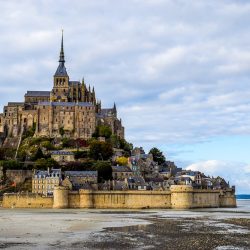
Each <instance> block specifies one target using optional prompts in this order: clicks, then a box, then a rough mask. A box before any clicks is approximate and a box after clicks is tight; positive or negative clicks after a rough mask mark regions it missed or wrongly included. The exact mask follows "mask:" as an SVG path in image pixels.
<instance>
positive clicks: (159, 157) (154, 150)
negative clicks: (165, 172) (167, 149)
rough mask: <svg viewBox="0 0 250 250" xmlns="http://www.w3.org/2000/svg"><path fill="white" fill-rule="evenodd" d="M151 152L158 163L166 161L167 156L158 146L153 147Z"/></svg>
mask: <svg viewBox="0 0 250 250" xmlns="http://www.w3.org/2000/svg"><path fill="white" fill-rule="evenodd" d="M149 154H152V155H153V160H154V161H155V162H157V163H158V165H161V164H163V163H164V162H165V161H166V158H165V156H164V155H163V153H162V152H161V151H160V150H159V149H158V148H151V149H150V151H149Z"/></svg>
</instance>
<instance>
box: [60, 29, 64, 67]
mask: <svg viewBox="0 0 250 250" xmlns="http://www.w3.org/2000/svg"><path fill="white" fill-rule="evenodd" d="M59 62H61V63H65V60H64V50H63V30H62V40H61V51H60V58H59Z"/></svg>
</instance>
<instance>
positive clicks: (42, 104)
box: [38, 102, 94, 107]
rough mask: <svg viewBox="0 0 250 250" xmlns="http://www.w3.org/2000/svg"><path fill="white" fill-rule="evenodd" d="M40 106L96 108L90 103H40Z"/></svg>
mask: <svg viewBox="0 0 250 250" xmlns="http://www.w3.org/2000/svg"><path fill="white" fill-rule="evenodd" d="M38 105H40V106H64V107H74V106H80V107H94V106H93V104H92V103H90V102H39V103H38Z"/></svg>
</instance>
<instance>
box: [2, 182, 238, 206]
mask: <svg viewBox="0 0 250 250" xmlns="http://www.w3.org/2000/svg"><path fill="white" fill-rule="evenodd" d="M3 207H6V208H8V207H20V208H23V207H27V208H29V207H31V208H36V207H37V208H41V207H44V208H51V207H53V208H100V209H105V208H107V209H112V208H122V209H141V208H159V209H162V208H165V209H166V208H174V209H189V208H211V207H236V198H235V195H234V192H233V190H230V189H229V190H226V191H222V190H194V189H193V188H192V187H189V186H185V185H183V186H181V185H178V186H177V185H176V186H171V189H170V191H137V190H136V191H90V190H80V191H79V192H72V191H69V190H68V188H67V187H61V186H60V187H55V189H54V197H53V198H51V197H42V196H39V195H36V194H5V195H4V198H3Z"/></svg>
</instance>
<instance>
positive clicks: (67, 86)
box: [0, 36, 124, 141]
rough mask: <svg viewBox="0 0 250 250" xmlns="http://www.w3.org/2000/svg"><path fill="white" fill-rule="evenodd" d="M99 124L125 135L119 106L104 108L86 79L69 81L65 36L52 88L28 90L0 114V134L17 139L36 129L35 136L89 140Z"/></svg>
mask: <svg viewBox="0 0 250 250" xmlns="http://www.w3.org/2000/svg"><path fill="white" fill-rule="evenodd" d="M100 124H105V125H109V126H110V127H111V130H112V132H113V134H116V135H117V136H119V137H121V138H124V127H123V126H122V122H121V120H120V119H118V118H117V110H116V105H115V104H114V106H113V108H110V109H102V107H101V101H98V100H97V99H96V95H95V89H94V88H91V87H90V86H87V85H86V83H85V82H84V80H82V82H80V81H72V80H70V78H69V75H68V73H67V70H66V67H65V58H64V47H63V36H62V41H61V51H60V57H59V65H58V67H57V70H56V72H55V74H54V76H53V88H52V90H51V91H27V93H26V94H25V96H24V102H9V103H8V105H7V106H4V110H3V113H1V114H0V137H1V138H3V137H5V138H17V137H20V136H21V135H22V134H23V132H25V131H27V130H28V129H32V128H33V130H34V136H49V137H59V138H60V137H62V136H63V137H70V138H75V139H76V138H83V139H89V138H91V136H92V133H93V132H94V131H95V128H96V126H97V125H100ZM2 140H3V139H1V141H2Z"/></svg>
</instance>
